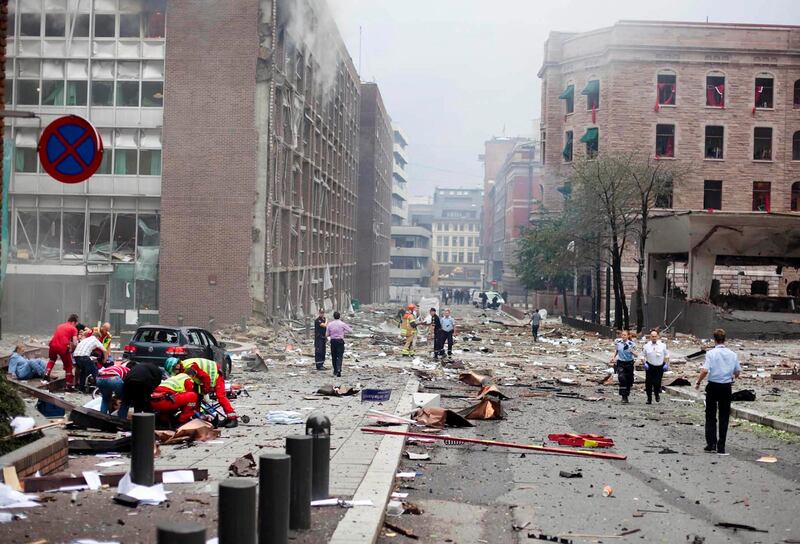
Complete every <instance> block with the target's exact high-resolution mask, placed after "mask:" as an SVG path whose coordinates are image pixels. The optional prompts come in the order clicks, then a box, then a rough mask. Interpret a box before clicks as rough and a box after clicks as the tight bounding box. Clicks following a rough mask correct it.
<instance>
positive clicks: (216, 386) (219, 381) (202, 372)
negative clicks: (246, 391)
mask: <svg viewBox="0 0 800 544" xmlns="http://www.w3.org/2000/svg"><path fill="white" fill-rule="evenodd" d="M172 360H175V362H176V363H177V364H175V365H174V366H173V367H172V372H173V373H179V372H190V373H191V374H192V378H193V379H194V382H195V385H197V389H198V390H199V393H200V396H201V398H202V396H203V395H206V394H209V393H211V392H212V391H213V392H214V394H215V395H216V396H217V402H219V404H220V406H222V409H223V410H225V421H223V422H222V423H221V424H220V427H228V428H233V427H237V426H238V425H239V420H238V419H237V416H236V410H234V409H233V406H232V405H231V401H230V400H228V397H227V395H226V393H225V379H224V378H223V377H222V372H220V370H219V366H218V365H217V363H216V361H212V360H210V359H203V358H201V357H197V358H193V359H184V360H183V361H178V360H177V359H175V358H174V357H170V358H169V359H167V362H171V361H172ZM164 366H165V367H166V366H167V364H166V363H165V365H164Z"/></svg>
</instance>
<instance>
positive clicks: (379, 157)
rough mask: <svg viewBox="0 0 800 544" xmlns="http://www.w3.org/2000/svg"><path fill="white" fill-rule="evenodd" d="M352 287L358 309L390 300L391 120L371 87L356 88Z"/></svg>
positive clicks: (392, 161) (374, 86) (364, 85)
mask: <svg viewBox="0 0 800 544" xmlns="http://www.w3.org/2000/svg"><path fill="white" fill-rule="evenodd" d="M359 141H360V146H359V163H358V213H357V220H356V253H357V254H358V259H356V282H355V291H354V296H355V298H357V299H358V300H359V301H360V302H361V303H363V304H371V303H377V302H387V301H388V300H389V266H390V260H391V258H390V256H389V251H390V245H391V225H392V214H391V205H392V169H393V168H392V167H393V164H394V160H393V151H392V148H393V145H394V142H393V131H392V121H391V119H390V118H389V115H388V114H387V113H386V108H385V107H384V105H383V99H382V98H381V93H380V90H379V89H378V86H377V85H376V84H375V83H362V84H361V118H360V129H359Z"/></svg>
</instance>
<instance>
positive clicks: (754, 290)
mask: <svg viewBox="0 0 800 544" xmlns="http://www.w3.org/2000/svg"><path fill="white" fill-rule="evenodd" d="M750 294H751V295H765V296H766V295H769V282H767V281H764V280H755V281H753V282H752V283H751V284H750Z"/></svg>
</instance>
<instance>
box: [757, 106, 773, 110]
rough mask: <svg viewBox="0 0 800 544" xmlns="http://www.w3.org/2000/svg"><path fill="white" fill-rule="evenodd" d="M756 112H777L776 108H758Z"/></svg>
mask: <svg viewBox="0 0 800 544" xmlns="http://www.w3.org/2000/svg"><path fill="white" fill-rule="evenodd" d="M756 111H775V108H774V107H772V108H759V107H756Z"/></svg>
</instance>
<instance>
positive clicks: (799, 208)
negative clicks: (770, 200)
mask: <svg viewBox="0 0 800 544" xmlns="http://www.w3.org/2000/svg"><path fill="white" fill-rule="evenodd" d="M789 207H790V209H791V210H792V211H793V212H800V181H795V182H794V183H792V196H791V202H790V206H789Z"/></svg>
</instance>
